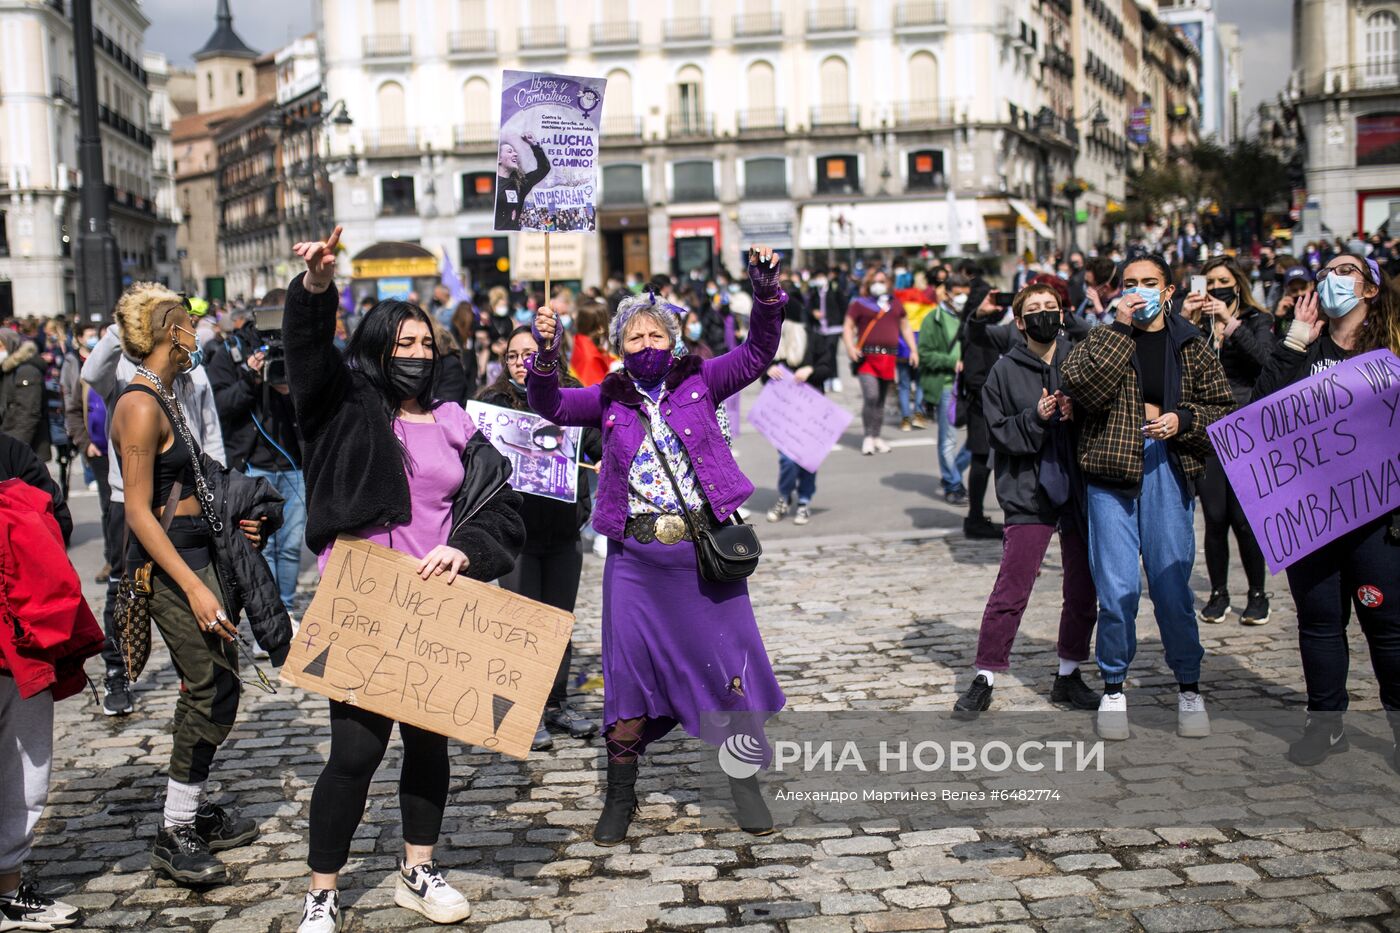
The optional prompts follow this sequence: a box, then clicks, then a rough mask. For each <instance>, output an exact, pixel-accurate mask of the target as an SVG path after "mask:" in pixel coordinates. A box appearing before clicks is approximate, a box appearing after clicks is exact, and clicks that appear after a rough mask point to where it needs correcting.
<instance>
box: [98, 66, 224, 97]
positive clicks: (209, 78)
mask: <svg viewBox="0 0 1400 933" xmlns="http://www.w3.org/2000/svg"><path fill="white" fill-rule="evenodd" d="M102 83H103V85H106V83H107V79H106V78H103V79H102ZM204 87H205V89H206V90H208V92H209V93H208V95H207V96H208V98H209V99H210V100H213V99H214V74H213V72H210V73H209V74H206V75H205V76H204ZM104 96H105V95H104Z"/></svg>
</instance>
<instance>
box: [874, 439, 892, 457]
mask: <svg viewBox="0 0 1400 933" xmlns="http://www.w3.org/2000/svg"><path fill="white" fill-rule="evenodd" d="M871 441H873V442H874V444H875V452H876V453H877V454H887V453H889V452H890V445H889V444H886V443H885V439H884V438H882V437H872V438H871Z"/></svg>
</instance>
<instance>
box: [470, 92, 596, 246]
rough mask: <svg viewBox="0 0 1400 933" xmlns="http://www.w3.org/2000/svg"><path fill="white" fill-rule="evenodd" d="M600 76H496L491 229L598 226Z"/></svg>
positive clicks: (584, 228) (548, 230)
mask: <svg viewBox="0 0 1400 933" xmlns="http://www.w3.org/2000/svg"><path fill="white" fill-rule="evenodd" d="M607 83H608V82H607V80H606V79H605V78H576V77H573V76H571V75H553V74H545V73H543V72H538V71H506V72H503V73H502V77H501V138H500V144H499V146H498V148H497V152H496V229H497V230H538V231H542V232H545V233H566V232H569V231H592V230H596V229H598V211H597V208H598V134H599V130H600V127H601V124H602V119H603V89H604V88H605V87H606V86H607Z"/></svg>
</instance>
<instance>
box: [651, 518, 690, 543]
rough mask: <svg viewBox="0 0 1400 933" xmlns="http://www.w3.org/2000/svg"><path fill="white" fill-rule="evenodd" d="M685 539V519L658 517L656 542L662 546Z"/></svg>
mask: <svg viewBox="0 0 1400 933" xmlns="http://www.w3.org/2000/svg"><path fill="white" fill-rule="evenodd" d="M684 537H685V519H683V518H681V517H680V516H679V515H658V516H656V540H658V541H660V542H661V543H662V544H675V543H676V542H677V541H680V540H681V539H683V538H684Z"/></svg>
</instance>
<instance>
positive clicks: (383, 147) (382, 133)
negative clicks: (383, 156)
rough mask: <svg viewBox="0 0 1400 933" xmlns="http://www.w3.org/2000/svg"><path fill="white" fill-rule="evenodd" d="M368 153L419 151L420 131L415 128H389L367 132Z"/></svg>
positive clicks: (366, 146)
mask: <svg viewBox="0 0 1400 933" xmlns="http://www.w3.org/2000/svg"><path fill="white" fill-rule="evenodd" d="M364 142H365V152H366V153H384V152H403V151H413V152H416V151H417V150H418V130H417V129H416V128H413V127H389V128H387V129H378V130H366V131H365V134H364Z"/></svg>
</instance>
